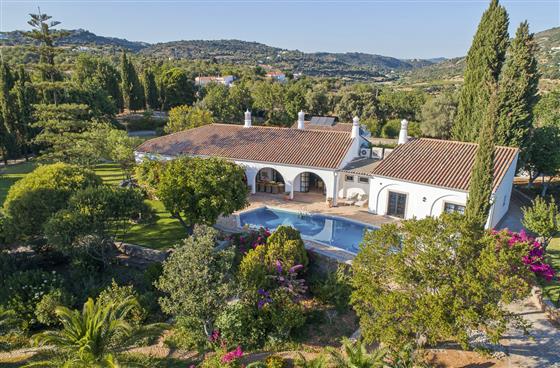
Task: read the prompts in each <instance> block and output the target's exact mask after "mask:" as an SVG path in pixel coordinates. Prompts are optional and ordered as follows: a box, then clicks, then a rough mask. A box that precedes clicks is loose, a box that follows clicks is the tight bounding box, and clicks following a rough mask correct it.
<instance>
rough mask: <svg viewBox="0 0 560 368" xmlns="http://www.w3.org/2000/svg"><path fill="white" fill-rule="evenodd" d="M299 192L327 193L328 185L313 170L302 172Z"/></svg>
mask: <svg viewBox="0 0 560 368" xmlns="http://www.w3.org/2000/svg"><path fill="white" fill-rule="evenodd" d="M298 178H299V190H298V191H299V192H302V193H320V194H327V187H326V185H325V182H324V181H323V179H321V178H320V177H319V175H317V174H314V173H312V172H308V171H306V172H302V173H301V174H299V175H298Z"/></svg>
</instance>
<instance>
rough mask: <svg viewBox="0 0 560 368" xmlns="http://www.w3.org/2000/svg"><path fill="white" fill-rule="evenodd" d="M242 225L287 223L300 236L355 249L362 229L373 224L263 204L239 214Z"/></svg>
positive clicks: (371, 228)
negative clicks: (275, 207)
mask: <svg viewBox="0 0 560 368" xmlns="http://www.w3.org/2000/svg"><path fill="white" fill-rule="evenodd" d="M239 220H240V222H241V226H245V225H249V226H250V227H264V228H268V229H270V230H274V229H276V228H277V227H278V226H281V225H287V226H292V227H294V228H295V229H297V230H299V232H300V233H301V237H302V238H303V239H307V240H313V241H316V242H319V243H322V244H326V245H330V246H333V247H337V248H341V249H344V250H346V251H349V252H352V253H357V252H358V250H359V245H360V243H361V242H362V239H363V237H364V231H365V230H375V229H376V228H375V227H374V226H370V225H365V224H362V223H358V222H354V221H350V220H345V219H342V218H338V217H331V216H325V215H319V214H309V215H307V214H305V215H302V214H300V213H296V212H291V211H283V210H278V209H274V208H268V207H262V208H257V209H255V210H251V211H247V212H243V213H241V214H240V215H239Z"/></svg>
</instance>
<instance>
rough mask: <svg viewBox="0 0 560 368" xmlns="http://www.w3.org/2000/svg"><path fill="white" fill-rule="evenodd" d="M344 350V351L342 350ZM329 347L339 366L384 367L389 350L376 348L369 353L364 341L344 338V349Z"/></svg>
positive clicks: (341, 367) (350, 367)
mask: <svg viewBox="0 0 560 368" xmlns="http://www.w3.org/2000/svg"><path fill="white" fill-rule="evenodd" d="M341 350H342V351H341ZM341 350H338V349H332V348H331V349H329V352H330V354H331V358H332V361H333V363H334V364H335V367H337V368H383V367H385V358H386V356H387V351H386V350H384V349H376V350H374V351H373V352H372V353H368V351H367V347H366V343H365V342H363V341H351V340H349V339H347V338H345V339H343V340H342V349H341Z"/></svg>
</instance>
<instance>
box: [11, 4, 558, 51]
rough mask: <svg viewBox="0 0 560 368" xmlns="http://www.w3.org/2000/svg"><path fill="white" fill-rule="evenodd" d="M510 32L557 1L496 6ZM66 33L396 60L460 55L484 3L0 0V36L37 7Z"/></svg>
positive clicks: (545, 21)
mask: <svg viewBox="0 0 560 368" xmlns="http://www.w3.org/2000/svg"><path fill="white" fill-rule="evenodd" d="M502 4H503V5H505V6H506V8H507V11H508V13H509V16H510V34H513V33H514V32H515V27H516V26H517V25H518V24H519V23H520V22H521V21H523V20H525V19H527V20H528V21H529V24H530V26H531V29H532V30H533V31H541V30H544V29H548V28H551V27H556V26H559V25H560V0H510V1H502ZM38 5H39V6H40V7H41V10H42V11H43V12H46V13H47V14H50V15H53V17H54V19H56V20H59V21H61V22H62V26H63V27H64V28H68V29H73V28H84V29H87V30H90V31H92V32H94V33H96V34H99V35H103V36H113V37H121V38H127V39H129V40H136V41H146V42H164V41H173V40H181V39H232V38H235V39H241V40H246V41H257V42H262V43H265V44H268V45H271V46H277V47H282V48H288V49H299V50H302V51H307V52H312V51H331V52H347V51H349V52H352V51H358V52H368V53H375V54H381V55H388V56H394V57H399V58H431V57H438V56H445V57H453V56H461V55H464V54H465V53H466V51H467V49H468V47H469V45H470V43H471V40H472V36H473V34H474V32H475V29H476V26H477V24H478V21H479V20H480V16H481V15H482V12H483V11H484V9H485V8H486V7H487V6H488V1H487V0H431V1H428V0H346V1H345V0H275V1H274V0H231V1H228V0H216V1H214V0H206V1H199V0H163V1H156V0H151V1H148V0H97V1H93V0H89V1H86V0H50V1H40V0H34V1H31V0H29V1H28V0H0V7H1V9H0V10H1V14H0V18H1V24H0V28H1V30H3V31H6V30H14V29H28V26H27V23H26V21H27V19H28V15H27V14H28V13H30V12H35V11H36V9H37V6H38Z"/></svg>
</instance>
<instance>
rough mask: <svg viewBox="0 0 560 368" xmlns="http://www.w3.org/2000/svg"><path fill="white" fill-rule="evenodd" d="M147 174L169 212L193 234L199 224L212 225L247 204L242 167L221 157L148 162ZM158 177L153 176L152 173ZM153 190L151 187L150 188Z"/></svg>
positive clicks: (156, 193) (141, 171)
mask: <svg viewBox="0 0 560 368" xmlns="http://www.w3.org/2000/svg"><path fill="white" fill-rule="evenodd" d="M141 166H148V167H149V170H143V169H142V168H140V169H138V170H137V173H144V175H145V176H148V177H150V179H149V180H144V178H139V181H140V182H141V183H142V182H144V183H150V184H148V186H152V188H151V189H154V192H155V195H156V197H157V198H158V199H160V200H161V201H162V202H163V204H164V206H165V208H166V209H167V211H169V212H170V213H171V214H172V215H173V217H175V218H177V219H178V220H179V222H180V223H181V224H182V225H183V226H184V227H185V229H186V230H187V233H189V234H190V233H191V232H192V229H193V226H194V225H196V224H206V225H213V224H214V223H215V222H216V220H218V217H219V216H224V215H225V216H227V215H231V214H232V213H233V212H235V211H237V210H240V209H242V208H244V207H245V206H246V205H247V185H246V184H245V182H244V178H245V173H244V170H243V168H242V167H240V166H238V165H236V164H235V163H233V162H229V161H226V160H223V159H219V158H207V159H205V158H199V157H182V158H178V159H175V160H172V161H167V162H158V163H154V162H146V163H143V164H141ZM154 171H155V172H157V173H158V175H151V174H150V172H154ZM148 189H150V187H148Z"/></svg>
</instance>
